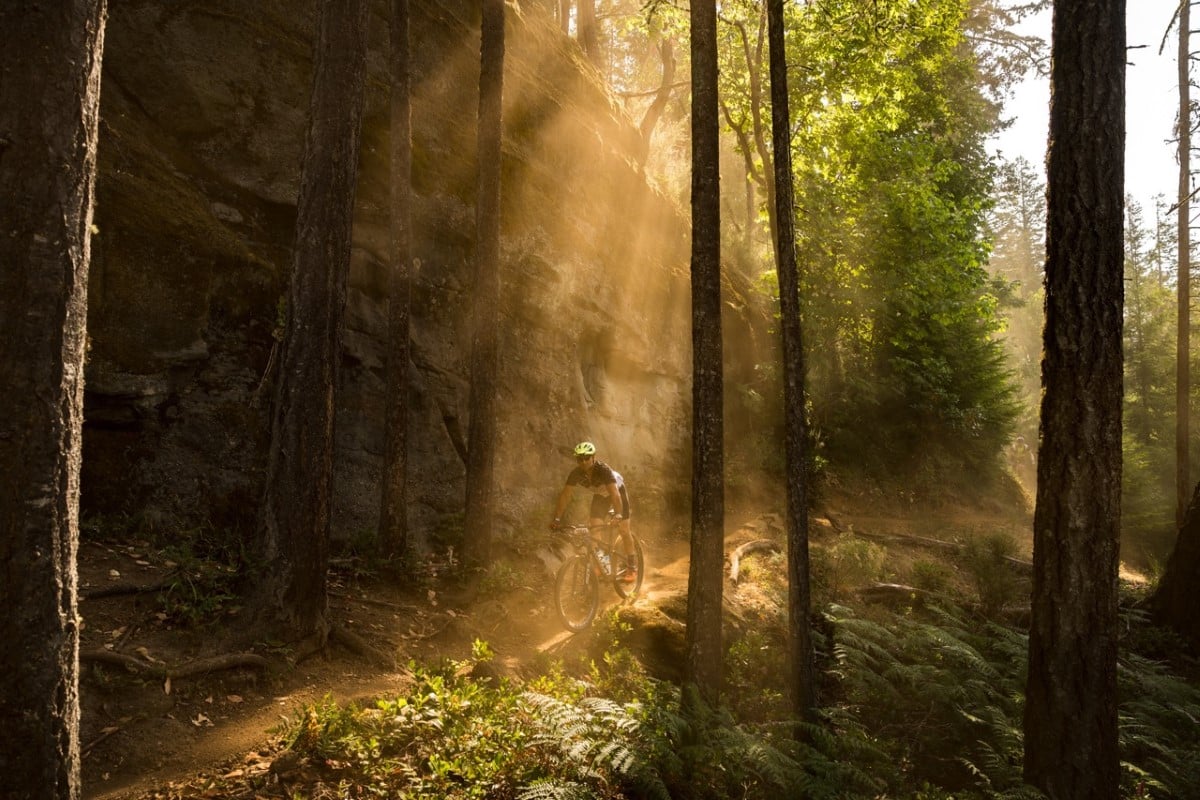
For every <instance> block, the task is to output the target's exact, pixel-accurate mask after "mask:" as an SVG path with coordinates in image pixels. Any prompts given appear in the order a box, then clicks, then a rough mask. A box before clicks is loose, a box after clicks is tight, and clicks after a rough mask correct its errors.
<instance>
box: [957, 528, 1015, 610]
mask: <svg viewBox="0 0 1200 800" xmlns="http://www.w3.org/2000/svg"><path fill="white" fill-rule="evenodd" d="M1016 553H1017V541H1016V539H1014V538H1013V537H1012V536H1011V535H1010V534H1008V533H1004V532H1002V531H997V532H995V533H989V534H986V535H984V536H982V537H978V536H977V537H972V538H971V539H968V540H967V547H966V555H965V558H964V565H965V567H966V570H967V572H968V574H970V576H971V578H972V579H973V580H974V582H975V590H976V592H977V593H978V595H979V604H980V606H981V607H982V609H983V613H984V614H986V615H988V616H992V615H995V614H997V613H999V612H1000V611H1001V610H1002V609H1003V608H1004V606H1005V604H1007V603H1008V602H1010V601H1011V600H1012V599H1013V597H1014V595H1015V594H1016V590H1017V580H1016V576H1015V575H1014V574H1013V570H1012V565H1011V564H1009V563H1008V559H1009V558H1011V557H1012V556H1014V555H1016Z"/></svg>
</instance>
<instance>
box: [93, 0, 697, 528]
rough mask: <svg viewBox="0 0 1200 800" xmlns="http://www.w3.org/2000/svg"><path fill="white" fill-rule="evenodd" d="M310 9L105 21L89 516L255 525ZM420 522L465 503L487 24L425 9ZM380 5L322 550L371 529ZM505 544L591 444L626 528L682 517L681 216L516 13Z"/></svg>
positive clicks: (577, 74) (382, 294) (379, 332)
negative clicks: (674, 514)
mask: <svg viewBox="0 0 1200 800" xmlns="http://www.w3.org/2000/svg"><path fill="white" fill-rule="evenodd" d="M312 11H313V9H312V5H311V3H294V2H287V0H257V2H246V1H245V0H209V1H208V2H205V3H190V2H175V1H174V0H123V1H122V2H121V3H115V4H112V5H111V7H110V21H109V27H108V33H107V40H106V47H105V59H104V75H103V90H102V101H101V103H102V122H101V141H100V176H99V182H98V195H97V214H96V224H97V226H98V229H99V232H98V235H97V236H96V239H95V245H94V253H95V260H94V264H93V268H92V276H91V285H90V298H89V302H90V310H89V315H90V316H89V330H90V338H91V349H90V353H89V358H88V367H87V402H86V424H85V445H84V447H85V450H84V453H85V467H84V475H83V508H84V512H85V513H89V512H91V513H125V514H134V513H137V514H140V515H142V517H143V521H144V522H145V523H147V524H153V525H160V526H170V525H179V524H198V523H205V522H211V523H212V524H215V525H218V526H224V527H233V528H245V527H246V526H248V525H250V524H252V522H253V516H254V513H255V510H256V506H257V501H258V496H259V493H260V482H261V476H262V466H263V460H264V453H265V447H266V444H267V439H268V436H269V425H268V419H269V404H270V401H271V396H272V382H273V367H274V364H273V356H274V350H275V344H276V341H275V338H274V337H275V336H276V335H277V326H276V321H277V318H278V314H279V303H280V300H281V298H282V297H283V296H284V288H285V286H286V276H287V270H288V268H289V263H290V245H291V237H292V225H293V222H294V215H295V199H296V195H297V190H298V182H299V165H300V160H301V148H302V138H303V132H304V130H305V114H306V110H307V100H308V95H309V86H310V71H311V22H310V20H311V18H312V15H313V14H312ZM413 13H414V15H415V17H414V19H413V23H412V27H413V39H414V59H415V66H414V73H415V74H414V79H413V89H414V94H415V97H414V110H413V123H414V185H415V189H416V193H417V197H416V202H415V208H414V233H415V255H416V257H417V259H418V262H419V268H418V277H417V281H416V285H415V287H414V307H413V319H412V326H413V328H412V339H413V362H414V364H415V367H416V370H415V372H414V383H415V385H414V387H413V388H414V391H413V392H412V395H411V412H412V414H411V426H412V428H411V434H410V441H411V447H412V454H411V457H410V469H411V472H410V487H411V489H410V497H411V498H412V501H413V503H412V508H411V510H410V517H411V521H412V523H413V525H414V528H415V530H417V531H418V532H424V533H426V534H428V533H429V532H432V531H436V530H438V529H439V528H443V527H445V526H448V525H449V526H453V525H454V523H455V520H456V519H457V518H458V516H459V515H460V514H461V509H462V502H463V501H462V497H463V477H464V474H465V470H464V466H463V460H462V456H463V450H464V448H465V446H466V444H465V442H464V441H463V439H464V436H465V432H466V430H467V420H466V413H467V391H468V386H467V381H466V377H465V376H466V374H467V359H468V355H469V346H470V336H469V330H468V323H469V320H468V313H469V306H470V303H469V297H470V291H471V283H472V278H471V276H472V270H473V255H472V252H473V251H472V248H473V237H474V203H473V195H474V186H475V183H474V174H475V170H474V163H473V157H474V151H475V113H476V108H477V91H478V89H477V82H478V60H479V56H478V10H477V9H476V8H474V7H473V6H472V5H471V4H470V3H469V2H466V0H436V1H435V2H430V3H426V4H416V5H414V7H413ZM386 14H387V11H386V4H382V3H380V4H378V7H377V8H376V9H375V12H374V14H373V17H372V38H371V41H372V45H371V46H372V51H371V62H370V63H371V80H370V89H369V97H368V111H367V116H366V122H365V126H364V144H363V158H362V172H361V177H360V184H359V193H358V202H357V209H356V220H355V233H354V252H353V258H352V265H351V275H350V292H349V299H348V303H347V308H346V338H345V342H344V354H343V356H344V357H343V365H342V391H341V392H340V394H339V401H338V405H339V407H338V422H337V436H338V464H337V499H336V519H335V528H336V533H335V535H338V536H342V537H353V536H356V535H359V534H361V533H365V532H369V531H371V530H373V529H374V526H375V522H376V515H377V508H376V507H377V505H378V498H377V491H378V489H377V486H378V474H379V462H380V457H381V453H382V419H383V414H382V406H383V399H384V398H383V393H384V381H385V376H384V374H383V348H384V343H383V339H382V337H383V333H384V331H385V327H386V325H385V321H386V305H387V290H386V287H387V275H388V269H389V267H388V263H387V257H386V245H387V239H388V235H387V226H388V187H387V177H388V165H387V153H388V131H387V116H388V115H387V97H388V95H387V84H386V67H385V58H386V41H387V16H386ZM504 92H505V108H504V113H505V125H506V132H505V141H504V163H503V165H502V167H503V190H502V192H503V208H504V212H503V225H502V258H503V267H502V275H501V282H502V301H501V308H500V321H501V322H500V324H501V330H500V369H499V380H498V385H497V386H496V387H495V391H496V393H497V396H498V399H499V402H498V406H497V407H498V409H499V415H500V419H499V425H498V432H499V447H498V462H497V465H496V466H497V468H496V480H497V483H498V486H497V489H498V492H499V494H498V504H497V505H498V509H499V517H500V519H499V520H498V522H499V525H498V530H497V532H498V534H499V535H500V536H501V538H502V539H503V537H504V536H505V535H506V534H509V533H511V532H513V531H515V530H518V529H520V528H521V527H522V526H528V525H530V524H533V523H535V522H536V523H537V524H541V523H542V522H544V517H545V516H546V514H547V513H548V511H549V508H550V504H551V503H552V501H553V496H554V493H555V492H556V491H557V488H558V487H559V486H560V485H561V481H562V479H563V477H564V476H565V474H566V471H567V470H568V469H569V468H570V466H571V462H570V460H569V452H570V451H569V448H570V446H571V445H573V444H574V443H575V442H576V441H577V440H580V439H584V438H588V439H593V440H595V441H596V443H597V445H598V446H599V448H600V451H601V456H602V457H603V458H605V459H606V460H609V461H610V462H611V463H613V464H614V465H615V466H616V467H617V468H618V469H619V470H620V471H622V472H623V473H624V474H625V475H626V477H627V478H628V479H629V482H630V486H631V493H632V496H633V498H634V501H635V503H636V507H637V508H638V509H639V512H641V513H647V514H663V513H665V512H666V511H667V510H668V509H670V508H671V507H673V506H674V507H683V508H686V496H687V492H688V490H689V479H688V477H687V476H688V474H689V470H690V468H689V466H688V464H689V456H688V448H689V446H690V445H689V442H688V430H689V427H688V426H689V419H690V378H689V372H690V333H689V325H690V318H689V315H688V311H687V309H688V302H689V293H688V291H689V290H688V279H687V261H688V250H687V227H686V216H685V215H683V214H681V213H680V211H679V209H678V208H677V207H676V205H675V204H674V203H672V202H671V201H670V200H669V199H668V198H666V197H664V196H663V195H661V194H660V193H659V192H658V191H656V190H655V189H654V188H653V187H652V186H650V185H649V184H648V183H647V181H646V180H645V179H644V178H643V176H642V175H641V174H640V173H639V171H638V170H637V169H636V167H635V165H634V164H633V163H632V162H631V155H632V154H633V153H634V152H636V137H637V130H636V127H635V126H634V125H633V123H632V122H631V121H630V120H629V119H628V118H626V117H625V116H624V114H623V113H622V111H621V110H620V109H619V108H618V107H617V106H616V105H615V103H614V102H613V100H612V99H611V98H610V97H609V96H608V95H607V94H606V93H605V91H604V90H603V88H602V84H601V82H600V81H599V79H598V77H597V76H596V75H595V74H594V73H593V72H592V70H591V67H589V66H587V65H586V63H585V62H584V60H583V59H582V58H581V56H580V54H579V53H578V52H577V50H576V48H575V46H574V45H573V43H571V42H568V41H566V40H564V39H563V38H562V37H561V36H560V34H559V33H558V32H557V30H556V29H555V26H554V24H553V22H552V21H551V20H549V19H548V18H547V17H546V16H545V15H544V14H543V13H542V12H541V10H540V9H539V8H532V9H528V10H526V11H525V12H522V11H521V10H519V9H517V8H516V7H515V6H510V7H509V10H508V42H507V64H506V74H505V86H504Z"/></svg>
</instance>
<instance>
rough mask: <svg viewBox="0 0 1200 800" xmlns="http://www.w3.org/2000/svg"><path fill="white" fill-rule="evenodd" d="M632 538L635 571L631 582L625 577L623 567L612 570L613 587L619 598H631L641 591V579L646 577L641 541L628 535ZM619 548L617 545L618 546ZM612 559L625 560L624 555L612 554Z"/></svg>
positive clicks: (634, 536)
mask: <svg viewBox="0 0 1200 800" xmlns="http://www.w3.org/2000/svg"><path fill="white" fill-rule="evenodd" d="M629 535H630V536H631V537H633V550H634V563H635V564H636V565H637V571H636V572H635V573H634V574H633V580H629V579H628V578H627V577H626V574H625V573H626V570H627V569H628V568H629V567H628V565H626V566H625V567H615V568H614V569H613V587H614V588H615V589H616V590H617V594H619V595H621V597H633V596H634V595H636V594H637V593H638V592H639V591H641V589H642V579H643V578H645V577H646V556H645V555H644V554H643V553H642V540H641V539H639V538H638V537H637V536H636V535H635V534H632V533H631V534H629ZM618 547H619V545H618ZM613 558H614V559H616V558H621V559H624V558H625V553H624V551H622V552H621V553H619V554H618V553H616V552H614V553H613Z"/></svg>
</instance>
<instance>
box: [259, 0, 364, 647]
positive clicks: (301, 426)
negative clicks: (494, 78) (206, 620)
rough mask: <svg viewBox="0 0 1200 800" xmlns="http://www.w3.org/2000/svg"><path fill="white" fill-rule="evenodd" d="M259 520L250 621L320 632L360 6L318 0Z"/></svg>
mask: <svg viewBox="0 0 1200 800" xmlns="http://www.w3.org/2000/svg"><path fill="white" fill-rule="evenodd" d="M318 8H319V12H318V13H319V14H320V18H319V23H318V33H317V41H316V45H315V54H316V58H315V74H314V77H313V92H312V103H311V106H310V110H309V123H308V125H309V127H308V137H307V141H306V146H305V154H304V165H303V167H302V175H301V183H300V199H299V204H298V209H297V217H296V239H295V244H294V251H293V254H292V274H291V282H290V285H289V288H288V320H287V327H286V329H285V331H284V338H283V344H282V351H281V355H280V365H279V375H278V378H277V381H278V382H277V384H276V393H275V410H274V420H273V423H272V429H271V451H270V454H269V461H268V465H267V475H266V486H265V490H264V496H263V503H262V508H261V515H260V520H259V535H260V545H261V547H262V555H263V557H264V560H265V563H266V564H267V571H266V573H265V575H264V576H263V580H262V582H261V583H260V588H259V594H258V596H257V600H256V603H257V606H258V611H259V613H260V618H261V619H262V620H263V621H264V623H265V624H266V625H267V626H268V627H270V628H272V629H273V630H274V631H275V632H276V634H277V635H278V636H280V637H282V638H284V639H285V640H300V639H312V638H314V637H315V638H316V639H317V640H318V641H320V642H323V641H324V639H325V637H326V636H327V635H328V624H327V621H326V618H325V610H326V606H327V598H326V595H325V572H326V569H327V566H328V561H329V521H330V505H331V496H332V490H333V448H334V440H333V422H334V397H335V392H336V387H337V378H338V375H337V366H338V359H339V357H340V353H341V340H342V325H343V320H342V312H343V308H344V306H345V304H346V277H347V272H348V270H349V265H350V231H351V223H352V218H353V212H354V192H355V187H356V184H357V180H358V152H359V135H360V131H361V128H362V107H363V81H364V74H365V66H366V19H367V3H366V0H322V2H321V3H320V5H319V6H318Z"/></svg>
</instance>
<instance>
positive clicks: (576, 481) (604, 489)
mask: <svg viewBox="0 0 1200 800" xmlns="http://www.w3.org/2000/svg"><path fill="white" fill-rule="evenodd" d="M610 483H615V484H616V485H617V493H618V494H619V495H620V497H621V508H619V509H615V508H614V509H611V510H612V511H616V512H618V513H619V514H620V515H621V516H623V517H625V519H629V512H630V506H629V493H628V492H627V491H625V479H624V478H622V477H621V473H619V472H617V471H616V470H615V469H613V468H612V467H610V466H609V465H608V464H605V463H604V462H603V461H599V460H597V461H596V462H595V463H594V464H593V465H592V473H591V475H590V476H589V475H588V474H587V473H585V472H584V471H583V468H582V467H576V468H575V469H573V470H571V474H569V475H567V486H582V487H583V488H585V489H591V490H592V506H591V510H590V512H589V514H590V516H591V517H592V518H593V519H598V518H600V517H603V516H604V515H605V514H607V513H608V512H609V510H610V507H611V504H610V502H609V500H610V498H609V496H608V485H609V484H610Z"/></svg>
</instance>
